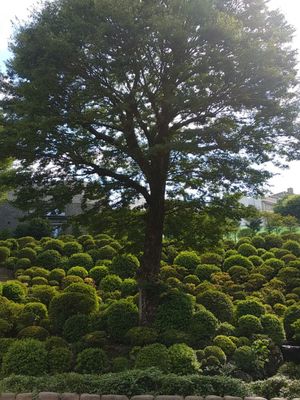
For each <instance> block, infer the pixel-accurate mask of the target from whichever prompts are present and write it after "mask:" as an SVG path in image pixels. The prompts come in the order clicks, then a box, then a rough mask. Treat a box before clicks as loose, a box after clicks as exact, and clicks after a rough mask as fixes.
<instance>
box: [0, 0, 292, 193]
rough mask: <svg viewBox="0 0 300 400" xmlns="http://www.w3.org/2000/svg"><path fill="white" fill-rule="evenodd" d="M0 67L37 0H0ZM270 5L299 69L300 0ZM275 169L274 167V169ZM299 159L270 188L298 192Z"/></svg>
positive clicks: (277, 0)
mask: <svg viewBox="0 0 300 400" xmlns="http://www.w3.org/2000/svg"><path fill="white" fill-rule="evenodd" d="M0 1H1V8H0V67H1V69H2V68H3V61H4V60H5V59H6V58H7V57H8V56H9V53H8V50H7V43H8V40H9V37H10V35H11V32H12V21H13V20H15V19H16V18H18V19H20V20H21V21H22V20H24V19H26V17H27V16H28V14H29V13H30V9H32V7H34V6H35V5H37V4H39V3H40V1H39V0H0ZM270 6H271V7H273V8H279V9H280V10H281V11H282V12H283V13H284V14H285V16H286V18H287V20H288V21H289V22H290V23H291V24H292V25H294V27H295V28H296V34H295V38H294V45H295V48H297V49H299V69H300V18H299V16H300V0H270ZM274 171H275V169H274ZM299 177H300V161H297V162H292V163H290V168H289V170H284V171H279V175H278V176H276V177H274V178H272V179H271V181H270V184H271V190H272V191H273V192H280V191H283V190H286V189H287V188H288V187H292V188H294V190H295V192H296V193H299V194H300V178H299Z"/></svg>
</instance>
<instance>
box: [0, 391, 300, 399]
mask: <svg viewBox="0 0 300 400" xmlns="http://www.w3.org/2000/svg"><path fill="white" fill-rule="evenodd" d="M33 399H37V400H129V398H128V397H127V396H123V395H114V394H104V395H98V394H87V393H83V394H77V393H56V392H41V393H39V394H38V395H37V396H36V395H34V396H33V394H32V393H18V394H17V393H2V394H1V395H0V400H33ZM130 400H267V399H265V398H264V397H245V398H244V399H243V398H242V397H235V396H224V397H220V396H213V395H212V396H205V397H202V396H186V397H183V396H163V395H160V396H152V395H139V396H133V397H131V398H130ZM270 400H287V399H285V398H280V397H273V398H272V399H270ZM293 400H300V398H295V399H293Z"/></svg>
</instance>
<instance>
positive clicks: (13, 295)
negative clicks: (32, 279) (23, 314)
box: [2, 281, 26, 303]
mask: <svg viewBox="0 0 300 400" xmlns="http://www.w3.org/2000/svg"><path fill="white" fill-rule="evenodd" d="M2 295H3V296H4V297H6V298H7V299H9V300H13V301H15V302H17V303H19V302H21V301H22V300H23V299H24V297H25V295H26V288H25V286H24V285H23V284H22V283H21V282H18V281H7V282H5V283H3V285H2Z"/></svg>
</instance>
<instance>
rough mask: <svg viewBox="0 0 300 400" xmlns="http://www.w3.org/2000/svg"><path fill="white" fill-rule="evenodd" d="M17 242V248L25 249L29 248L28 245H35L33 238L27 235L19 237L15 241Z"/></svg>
mask: <svg viewBox="0 0 300 400" xmlns="http://www.w3.org/2000/svg"><path fill="white" fill-rule="evenodd" d="M17 242H18V245H19V248H23V247H26V246H30V245H33V244H35V243H36V241H35V239H34V237H32V236H27V235H23V237H21V236H20V237H19V238H18V239H17Z"/></svg>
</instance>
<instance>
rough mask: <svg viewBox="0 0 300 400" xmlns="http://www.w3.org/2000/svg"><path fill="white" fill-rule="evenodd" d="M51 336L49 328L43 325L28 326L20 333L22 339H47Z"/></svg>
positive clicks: (19, 336)
mask: <svg viewBox="0 0 300 400" xmlns="http://www.w3.org/2000/svg"><path fill="white" fill-rule="evenodd" d="M48 336H49V332H48V331H47V329H45V328H43V327H41V326H27V327H26V328H23V329H21V330H20V332H19V333H18V338H20V339H36V340H46V339H47V337H48Z"/></svg>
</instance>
